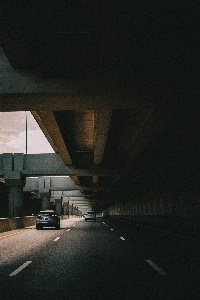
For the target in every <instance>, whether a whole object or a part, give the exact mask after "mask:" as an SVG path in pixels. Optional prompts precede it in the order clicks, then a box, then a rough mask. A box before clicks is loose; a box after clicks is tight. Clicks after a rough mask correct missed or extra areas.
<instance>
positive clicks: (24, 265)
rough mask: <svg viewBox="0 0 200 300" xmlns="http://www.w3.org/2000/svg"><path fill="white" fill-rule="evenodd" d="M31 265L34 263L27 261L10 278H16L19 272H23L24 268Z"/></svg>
mask: <svg viewBox="0 0 200 300" xmlns="http://www.w3.org/2000/svg"><path fill="white" fill-rule="evenodd" d="M30 263H32V261H29V260H28V261H27V262H25V263H24V264H23V265H21V266H20V267H19V268H18V269H16V270H15V271H14V272H12V273H11V274H10V275H9V276H15V275H17V274H18V273H19V272H21V271H22V270H23V269H24V268H26V267H27V266H28V265H29V264H30Z"/></svg>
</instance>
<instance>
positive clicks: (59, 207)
mask: <svg viewBox="0 0 200 300" xmlns="http://www.w3.org/2000/svg"><path fill="white" fill-rule="evenodd" d="M55 202H56V212H57V214H58V215H60V216H61V215H62V201H61V199H56V200H55Z"/></svg>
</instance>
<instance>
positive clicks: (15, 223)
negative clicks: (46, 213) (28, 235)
mask: <svg viewBox="0 0 200 300" xmlns="http://www.w3.org/2000/svg"><path fill="white" fill-rule="evenodd" d="M35 220H36V217H35V216H27V217H16V218H0V232H5V231H10V230H15V229H19V228H25V227H28V226H32V225H35Z"/></svg>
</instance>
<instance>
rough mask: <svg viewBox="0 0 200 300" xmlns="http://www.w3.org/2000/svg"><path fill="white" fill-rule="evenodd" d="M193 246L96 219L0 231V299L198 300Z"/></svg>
mask: <svg viewBox="0 0 200 300" xmlns="http://www.w3.org/2000/svg"><path fill="white" fill-rule="evenodd" d="M199 244H200V242H199V240H198V239H195V238H189V237H185V236H180V235H175V234H170V233H169V232H164V231H159V230H156V229H152V228H148V227H144V226H139V225H137V223H134V222H132V221H130V222H129V221H126V222H124V221H121V220H120V219H117V220H112V219H111V220H108V221H106V220H105V221H103V220H102V219H101V218H100V217H99V218H97V221H96V222H94V221H88V222H85V221H84V219H83V218H70V219H66V220H61V229H60V230H55V229H44V230H36V229H35V226H34V227H30V228H26V229H20V230H14V231H10V232H6V233H0V299H2V300H3V299H9V300H12V299H20V300H23V299H26V300H29V299H32V300H36V299H37V300H38V299H44V300H46V299H49V300H51V299H61V300H62V299H70V300H79V299H141V300H143V299H145V300H147V299H187V300H188V299H192V300H195V299H200V276H199V275H200V258H199Z"/></svg>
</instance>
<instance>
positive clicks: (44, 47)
mask: <svg viewBox="0 0 200 300" xmlns="http://www.w3.org/2000/svg"><path fill="white" fill-rule="evenodd" d="M34 3H35V4H26V5H23V4H21V3H20V2H19V1H18V2H17V3H16V2H15V1H2V2H1V28H2V30H1V47H2V52H1V55H0V62H1V80H2V84H1V86H0V88H1V90H0V110H1V111H18V110H26V111H31V112H32V114H33V116H34V117H35V119H36V121H37V122H38V124H39V125H40V127H41V129H42V130H43V132H44V134H45V135H46V137H47V139H48V140H49V142H50V144H51V145H52V147H53V149H54V150H55V152H56V153H58V154H59V155H60V157H61V158H62V161H63V163H64V164H65V165H66V167H67V168H70V169H71V167H72V168H73V166H75V169H73V172H72V173H70V174H68V175H70V176H73V179H74V180H75V182H76V184H80V185H82V186H84V187H85V188H89V187H91V186H94V187H97V190H98V197H99V199H101V201H99V207H98V209H99V210H100V209H102V208H104V207H110V209H111V211H113V212H114V213H116V212H117V213H121V212H122V211H123V212H126V213H130V214H132V213H138V214H161V215H166V214H172V215H173V214H175V215H177V214H185V215H187V214H199V193H200V192H199V170H198V164H199V150H200V145H199V84H198V83H199V77H200V76H199V68H198V65H199V51H198V38H197V36H198V29H197V28H198V22H199V20H198V19H199V18H198V13H197V9H196V2H193V3H190V5H189V6H188V5H187V4H186V3H185V2H184V3H181V4H180V5H173V8H172V5H171V3H170V2H166V3H162V2H160V3H159V4H158V3H149V4H145V3H140V2H138V1H137V2H134V1H125V2H123V1H121V2H120V1H118V3H117V4H115V6H113V5H112V4H111V3H107V2H105V3H104V1H91V2H90V1H89V2H88V4H87V5H86V4H85V2H82V3H79V2H77V1H74V2H73V3H74V4H73V5H72V3H71V2H66V1H62V0H61V1H59V2H58V3H56V4H53V2H52V3H51V4H49V2H46V1H43V4H42V5H39V4H38V3H37V1H36V2H34ZM83 3H84V4H83ZM40 4H41V3H40ZM95 168H96V169H98V170H99V169H100V168H101V169H103V170H106V173H107V174H106V176H105V172H103V173H102V172H99V171H98V172H97V171H95V172H94V171H90V172H88V169H95ZM68 170H69V169H68ZM75 170H76V172H75ZM78 170H81V172H79V171H78ZM22 173H23V171H22ZM24 175H31V174H24ZM85 191H86V190H85ZM88 193H89V192H87V194H88ZM102 199H104V201H103V200H102Z"/></svg>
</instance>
